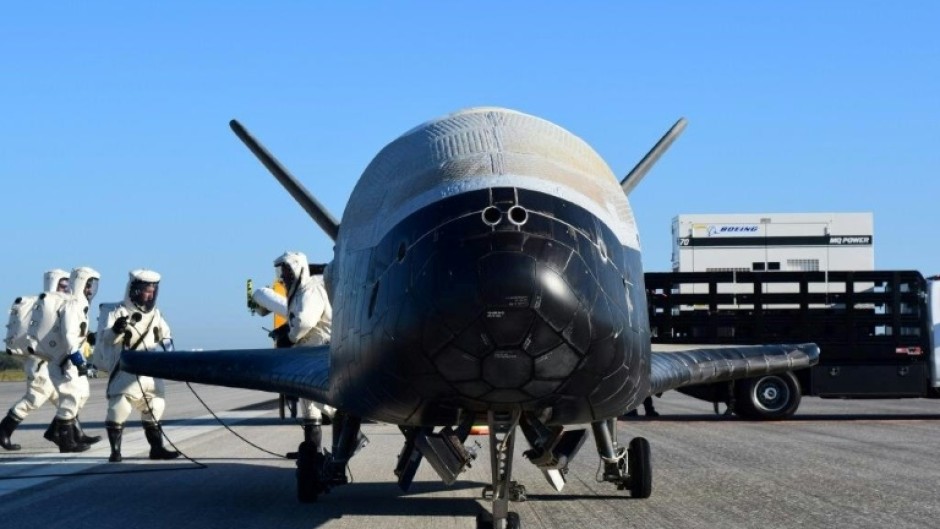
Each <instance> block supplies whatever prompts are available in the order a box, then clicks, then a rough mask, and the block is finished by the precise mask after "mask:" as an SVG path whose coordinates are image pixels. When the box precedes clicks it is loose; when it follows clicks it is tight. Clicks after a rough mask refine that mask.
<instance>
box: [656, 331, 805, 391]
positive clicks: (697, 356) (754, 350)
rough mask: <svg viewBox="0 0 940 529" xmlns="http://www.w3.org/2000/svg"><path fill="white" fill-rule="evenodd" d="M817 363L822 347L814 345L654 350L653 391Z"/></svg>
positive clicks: (784, 370) (780, 370) (789, 369)
mask: <svg viewBox="0 0 940 529" xmlns="http://www.w3.org/2000/svg"><path fill="white" fill-rule="evenodd" d="M817 362H819V347H818V346H817V345H816V344H813V343H807V344H797V345H742V346H735V347H705V348H699V349H686V350H683V351H674V352H663V351H654V352H653V353H652V359H651V373H650V392H651V393H654V394H655V393H662V392H663V391H666V390H670V389H676V388H680V387H683V386H691V385H694V384H707V383H711V382H725V381H728V380H735V379H739V378H750V377H756V376H760V375H769V374H773V373H784V372H787V371H792V370H794V369H801V368H804V367H810V366H813V365H816V363H817Z"/></svg>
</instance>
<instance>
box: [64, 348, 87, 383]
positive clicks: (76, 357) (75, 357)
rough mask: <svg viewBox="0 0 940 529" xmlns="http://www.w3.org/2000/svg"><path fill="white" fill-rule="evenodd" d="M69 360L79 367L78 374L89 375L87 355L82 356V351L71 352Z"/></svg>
mask: <svg viewBox="0 0 940 529" xmlns="http://www.w3.org/2000/svg"><path fill="white" fill-rule="evenodd" d="M69 362H72V365H74V366H75V367H76V369H78V376H80V377H85V376H88V364H87V363H86V362H85V357H84V356H82V353H81V351H75V352H74V353H72V354H70V355H69Z"/></svg>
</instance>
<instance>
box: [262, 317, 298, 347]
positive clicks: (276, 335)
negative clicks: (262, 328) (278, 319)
mask: <svg viewBox="0 0 940 529" xmlns="http://www.w3.org/2000/svg"><path fill="white" fill-rule="evenodd" d="M289 333H290V326H289V325H288V324H286V323H284V324H282V325H281V326H280V327H278V328H276V329H274V330H273V331H271V332H269V333H268V337H269V338H271V339H272V340H274V345H275V347H277V348H278V349H283V348H287V347H290V346H292V345H294V343H293V342H291V341H290V338H288V337H287V335H288V334H289Z"/></svg>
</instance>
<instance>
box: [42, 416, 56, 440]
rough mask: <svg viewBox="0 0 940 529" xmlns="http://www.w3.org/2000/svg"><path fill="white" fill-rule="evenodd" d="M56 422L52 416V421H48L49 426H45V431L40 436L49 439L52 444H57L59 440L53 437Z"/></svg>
mask: <svg viewBox="0 0 940 529" xmlns="http://www.w3.org/2000/svg"><path fill="white" fill-rule="evenodd" d="M56 424H58V423H56V422H55V419H54V418H53V419H52V422H50V423H49V427H48V428H46V431H45V432H43V434H42V436H43V437H44V438H45V439H46V440H47V441H49V442H50V443H52V444H54V445H56V446H59V441H57V440H56V438H55V427H56Z"/></svg>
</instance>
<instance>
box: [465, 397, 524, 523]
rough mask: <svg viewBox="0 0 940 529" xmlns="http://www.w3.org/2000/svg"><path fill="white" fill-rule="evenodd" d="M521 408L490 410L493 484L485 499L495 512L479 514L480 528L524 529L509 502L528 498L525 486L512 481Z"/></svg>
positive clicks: (487, 487) (489, 423)
mask: <svg viewBox="0 0 940 529" xmlns="http://www.w3.org/2000/svg"><path fill="white" fill-rule="evenodd" d="M519 416H520V413H519V411H513V412H506V413H501V412H492V411H490V412H487V414H486V422H487V424H488V426H489V428H490V465H491V467H492V472H493V484H492V485H487V486H485V487H483V499H491V500H492V501H493V510H492V512H485V511H484V512H481V513H480V514H478V515H477V529H521V527H522V524H521V523H520V521H519V514H517V513H515V512H510V511H509V502H511V501H516V502H522V501H525V500H526V491H525V486H523V485H520V484H519V483H516V482H515V481H512V456H513V449H514V447H515V441H516V426H517V425H518V424H519Z"/></svg>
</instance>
